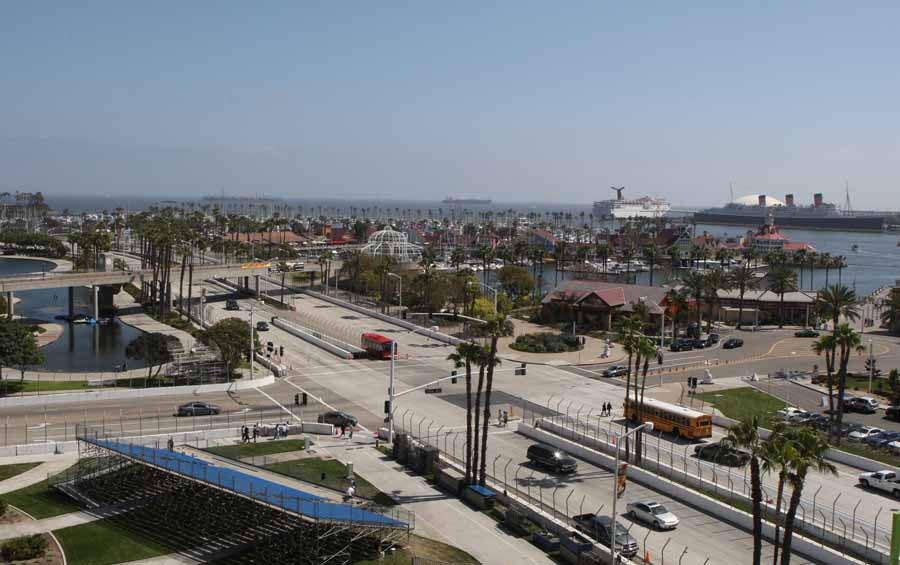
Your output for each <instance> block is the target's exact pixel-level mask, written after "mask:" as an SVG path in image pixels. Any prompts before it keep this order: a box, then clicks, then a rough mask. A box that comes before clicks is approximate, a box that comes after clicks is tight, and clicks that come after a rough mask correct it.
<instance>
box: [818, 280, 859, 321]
mask: <svg viewBox="0 0 900 565" xmlns="http://www.w3.org/2000/svg"><path fill="white" fill-rule="evenodd" d="M816 304H817V306H818V309H819V310H820V311H821V313H822V315H823V316H826V317H827V318H829V319H830V320H831V329H832V331H835V330H837V327H838V325H839V324H840V323H841V319H844V320H846V321H848V322H853V321H856V320H858V319H859V311H858V310H857V307H858V305H859V298H858V297H857V296H856V293H855V292H854V291H853V290H852V289H850V288H849V287H847V286H845V285H831V286H827V287H825V288H823V289H822V290H820V291H819V293H818V295H817V296H816Z"/></svg>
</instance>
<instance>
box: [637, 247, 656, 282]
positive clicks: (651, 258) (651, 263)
mask: <svg viewBox="0 0 900 565" xmlns="http://www.w3.org/2000/svg"><path fill="white" fill-rule="evenodd" d="M641 254H642V255H643V257H644V259H645V260H646V261H647V266H648V268H649V269H650V286H653V268H654V267H655V266H656V262H657V261H658V260H659V249H658V248H657V247H656V246H655V245H646V246H644V249H643V250H642V252H641Z"/></svg>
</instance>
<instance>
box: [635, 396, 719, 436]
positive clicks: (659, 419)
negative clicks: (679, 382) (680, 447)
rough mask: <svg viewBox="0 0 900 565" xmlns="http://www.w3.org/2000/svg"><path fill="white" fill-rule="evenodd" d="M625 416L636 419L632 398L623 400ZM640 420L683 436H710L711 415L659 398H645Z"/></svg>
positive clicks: (658, 428)
mask: <svg viewBox="0 0 900 565" xmlns="http://www.w3.org/2000/svg"><path fill="white" fill-rule="evenodd" d="M625 417H626V418H628V419H629V420H631V421H634V422H636V421H637V409H636V407H635V402H634V399H632V398H628V399H626V400H625ZM641 420H643V421H644V422H653V429H654V430H662V431H664V432H667V433H669V432H674V433H676V434H678V435H680V436H681V437H683V438H688V439H700V438H705V437H712V416H710V415H709V414H704V413H703V412H698V411H696V410H691V409H690V408H685V407H684V406H678V405H676V404H669V403H668V402H663V401H661V400H655V399H652V398H645V399H644V409H643V411H642V414H641Z"/></svg>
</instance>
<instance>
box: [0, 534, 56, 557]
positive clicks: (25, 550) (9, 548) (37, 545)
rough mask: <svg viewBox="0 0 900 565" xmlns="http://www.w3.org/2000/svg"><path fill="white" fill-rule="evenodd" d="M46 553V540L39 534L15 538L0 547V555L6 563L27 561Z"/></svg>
mask: <svg viewBox="0 0 900 565" xmlns="http://www.w3.org/2000/svg"><path fill="white" fill-rule="evenodd" d="M46 551H47V538H45V537H44V536H42V535H41V534H35V535H33V536H27V537H22V538H15V539H11V540H9V541H7V542H6V543H4V544H3V545H2V546H0V555H2V556H3V559H4V560H6V561H27V560H29V559H36V558H38V557H41V556H43V555H44V552H46Z"/></svg>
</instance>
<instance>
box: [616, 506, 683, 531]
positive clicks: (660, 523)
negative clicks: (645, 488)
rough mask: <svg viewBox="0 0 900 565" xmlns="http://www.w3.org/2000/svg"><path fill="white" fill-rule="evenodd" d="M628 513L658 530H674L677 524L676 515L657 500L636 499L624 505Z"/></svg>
mask: <svg viewBox="0 0 900 565" xmlns="http://www.w3.org/2000/svg"><path fill="white" fill-rule="evenodd" d="M626 509H627V510H628V514H629V515H630V516H631V517H632V518H634V519H635V520H640V521H641V522H644V523H645V524H650V525H652V526H653V527H654V528H656V529H658V530H674V529H675V527H676V526H678V516H676V515H675V514H672V512H671V511H670V510H669V509H668V508H666V507H665V506H663V505H662V504H660V503H658V502H654V501H652V500H638V501H635V502H629V503H628V506H626Z"/></svg>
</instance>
